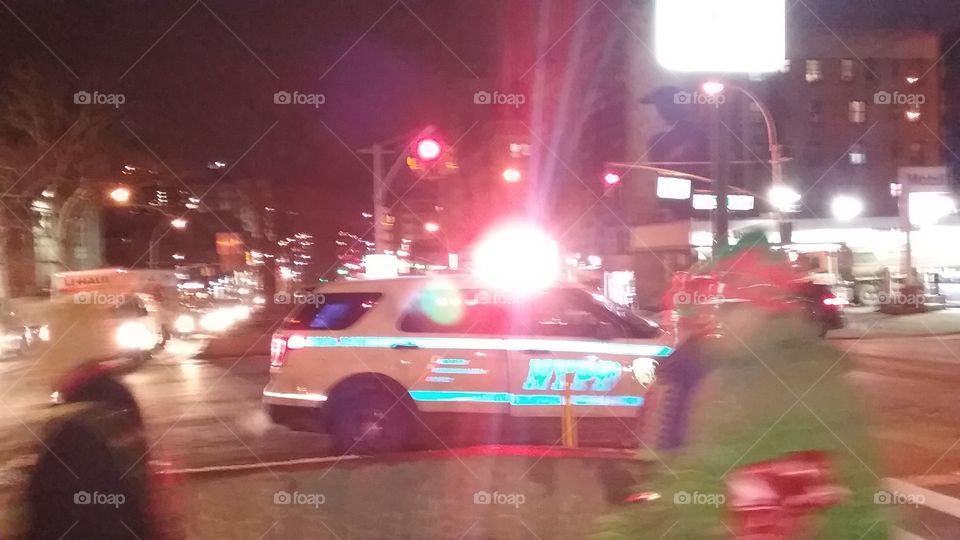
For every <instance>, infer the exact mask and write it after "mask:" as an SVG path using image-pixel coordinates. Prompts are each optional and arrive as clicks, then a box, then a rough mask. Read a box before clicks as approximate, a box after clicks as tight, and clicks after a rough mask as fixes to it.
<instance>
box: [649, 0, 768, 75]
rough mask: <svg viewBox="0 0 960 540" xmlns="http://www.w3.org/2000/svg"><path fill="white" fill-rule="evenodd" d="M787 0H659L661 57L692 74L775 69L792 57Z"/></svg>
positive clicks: (666, 65)
mask: <svg viewBox="0 0 960 540" xmlns="http://www.w3.org/2000/svg"><path fill="white" fill-rule="evenodd" d="M785 4H786V2H785V1H784V0H657V1H656V8H655V9H656V15H655V34H656V39H655V49H656V55H657V61H658V62H659V63H660V65H662V66H663V67H664V68H666V69H668V70H671V71H680V72H688V73H769V72H774V71H778V70H780V69H782V68H783V64H784V58H785V57H786V5H785Z"/></svg>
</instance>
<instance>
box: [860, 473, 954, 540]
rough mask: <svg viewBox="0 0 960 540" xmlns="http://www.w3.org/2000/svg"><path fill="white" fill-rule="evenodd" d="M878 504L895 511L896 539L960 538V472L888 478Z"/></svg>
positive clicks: (929, 539) (936, 539)
mask: <svg viewBox="0 0 960 540" xmlns="http://www.w3.org/2000/svg"><path fill="white" fill-rule="evenodd" d="M875 502H877V503H878V504H889V505H891V506H892V507H893V513H894V515H895V516H896V520H897V527H896V529H895V530H894V534H893V536H892V537H893V538H895V539H898V540H919V539H924V540H938V539H943V538H960V471H957V472H956V473H950V474H937V475H926V476H912V477H906V478H886V479H884V481H883V490H882V491H880V492H878V493H877V495H876V496H875Z"/></svg>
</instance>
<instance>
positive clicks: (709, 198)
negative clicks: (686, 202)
mask: <svg viewBox="0 0 960 540" xmlns="http://www.w3.org/2000/svg"><path fill="white" fill-rule="evenodd" d="M753 205H754V199H753V195H727V209H728V210H732V211H746V210H753ZM693 207H694V208H695V209H696V210H716V208H717V196H716V195H714V194H712V193H694V194H693Z"/></svg>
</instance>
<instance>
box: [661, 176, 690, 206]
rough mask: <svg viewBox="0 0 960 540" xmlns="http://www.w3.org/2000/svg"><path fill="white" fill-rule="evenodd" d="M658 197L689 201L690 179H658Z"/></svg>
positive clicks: (671, 177) (663, 177) (667, 177)
mask: <svg viewBox="0 0 960 540" xmlns="http://www.w3.org/2000/svg"><path fill="white" fill-rule="evenodd" d="M657 197H660V198H661V199H679V200H683V199H689V198H690V179H689V178H677V177H674V176H659V177H657Z"/></svg>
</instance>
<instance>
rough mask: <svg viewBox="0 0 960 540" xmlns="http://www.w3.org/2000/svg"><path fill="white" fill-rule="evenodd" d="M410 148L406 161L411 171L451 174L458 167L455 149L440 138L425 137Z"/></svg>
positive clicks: (413, 143) (414, 142)
mask: <svg viewBox="0 0 960 540" xmlns="http://www.w3.org/2000/svg"><path fill="white" fill-rule="evenodd" d="M408 148H409V149H408V154H407V159H406V162H407V167H408V168H409V169H410V170H411V171H425V172H429V173H430V175H431V176H434V175H446V174H451V173H453V172H455V171H456V170H457V168H458V165H457V161H456V157H455V156H454V153H453V149H452V148H447V147H446V145H445V144H443V142H441V141H440V139H437V138H435V137H423V138H420V139H417V140H415V141H413V142H412V144H411V145H410V146H409V147H408Z"/></svg>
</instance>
